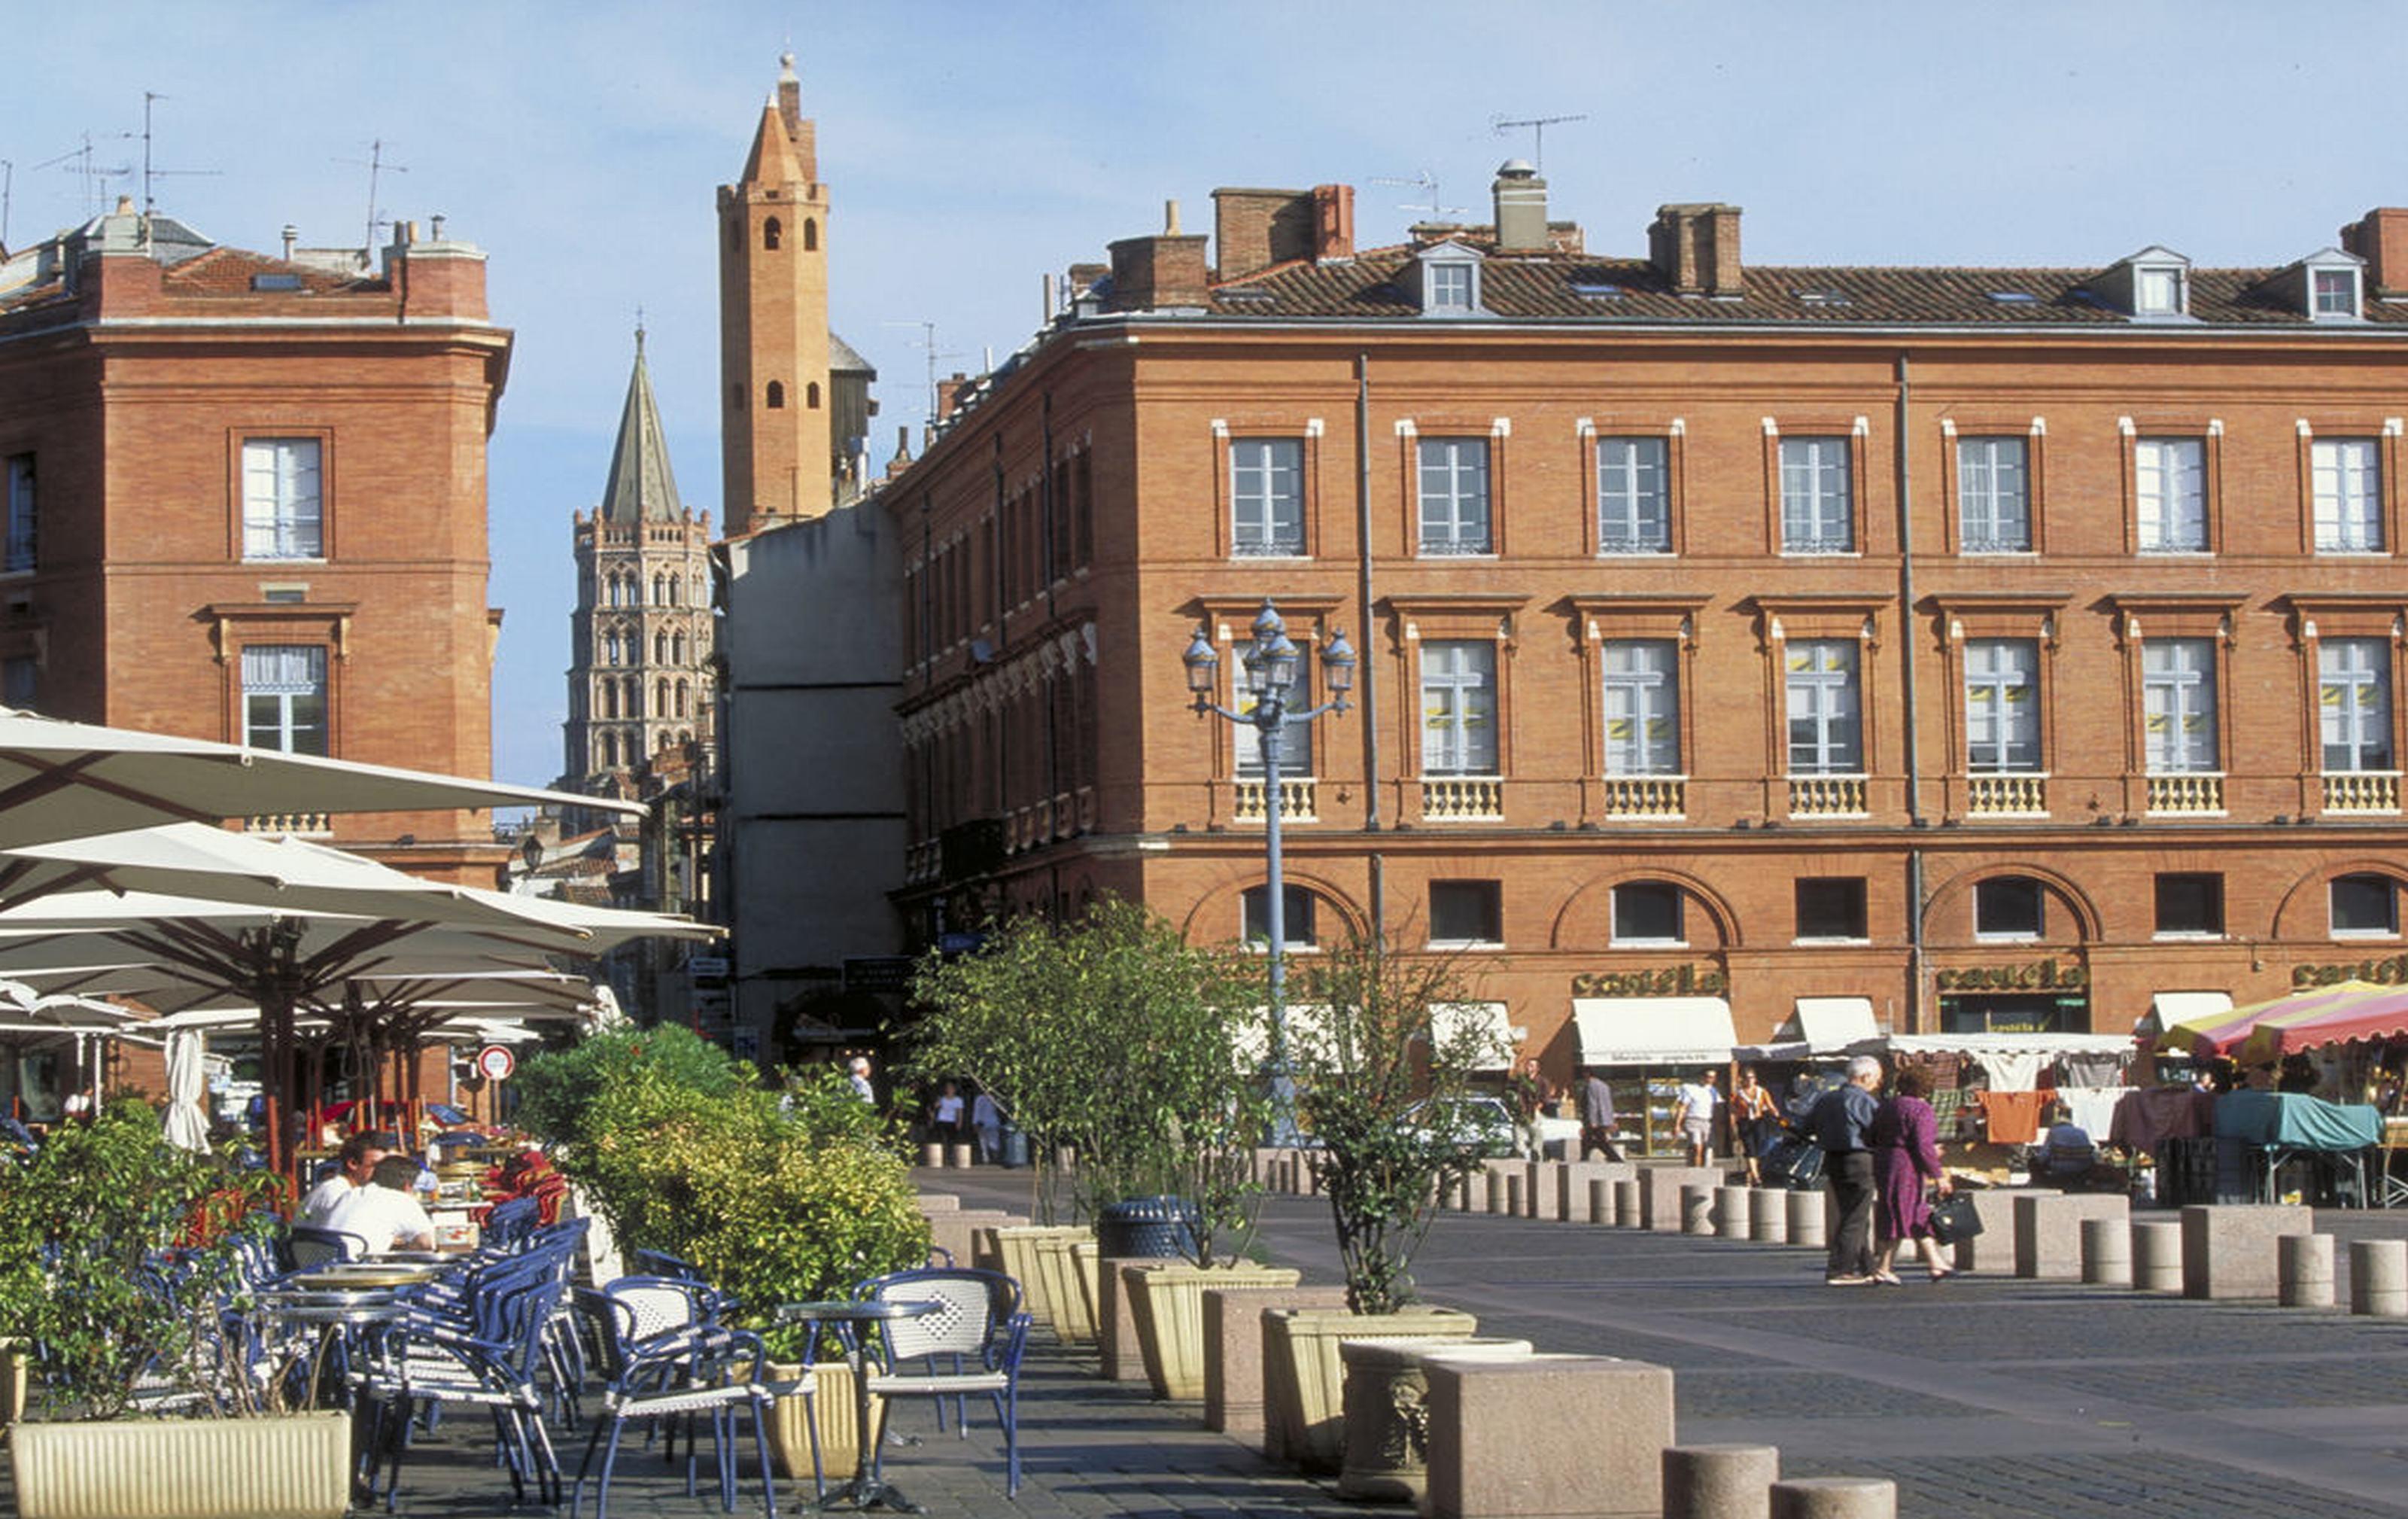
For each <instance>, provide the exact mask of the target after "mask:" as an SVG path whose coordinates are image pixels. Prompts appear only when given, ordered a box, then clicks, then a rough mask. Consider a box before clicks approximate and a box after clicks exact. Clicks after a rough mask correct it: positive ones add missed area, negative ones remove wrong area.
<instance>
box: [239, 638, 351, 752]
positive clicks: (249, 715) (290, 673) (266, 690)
mask: <svg viewBox="0 0 2408 1519" xmlns="http://www.w3.org/2000/svg"><path fill="white" fill-rule="evenodd" d="M326 674H327V666H326V649H325V645H323V644H250V645H248V646H247V647H245V648H244V649H243V651H242V733H243V743H244V744H246V745H249V746H251V748H254V749H270V750H275V751H278V752H280V753H284V754H315V755H323V754H328V753H331V752H332V749H333V733H332V729H333V726H334V702H333V699H332V696H331V693H330V692H329V691H328V689H327V685H326ZM312 698H315V699H316V701H317V703H318V720H317V722H316V723H314V724H312V723H309V722H308V721H306V720H305V716H306V714H304V713H303V712H301V711H300V710H299V707H300V704H301V703H303V702H308V701H309V700H310V699H312ZM262 703H265V706H263V705H262ZM263 716H264V717H265V721H263V720H262V719H263ZM313 732H314V733H315V734H316V735H317V746H316V747H314V748H309V747H300V746H296V741H297V740H300V739H302V738H303V737H304V736H305V735H308V734H310V733H313ZM262 734H266V735H269V738H270V741H269V742H265V743H263V742H261V738H260V735H262Z"/></svg>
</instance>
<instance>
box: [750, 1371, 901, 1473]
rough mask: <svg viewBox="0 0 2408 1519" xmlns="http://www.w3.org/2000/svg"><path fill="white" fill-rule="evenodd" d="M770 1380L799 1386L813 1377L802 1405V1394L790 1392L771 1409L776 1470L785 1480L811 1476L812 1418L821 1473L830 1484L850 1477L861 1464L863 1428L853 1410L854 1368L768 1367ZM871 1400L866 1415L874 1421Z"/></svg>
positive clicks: (874, 1402) (873, 1401) (874, 1408)
mask: <svg viewBox="0 0 2408 1519" xmlns="http://www.w3.org/2000/svg"><path fill="white" fill-rule="evenodd" d="M767 1375H768V1379H769V1381H770V1382H801V1381H802V1380H803V1379H804V1378H805V1377H809V1378H810V1379H811V1396H810V1401H808V1402H806V1401H805V1400H804V1398H803V1396H802V1395H801V1394H800V1393H798V1392H797V1393H789V1394H787V1395H786V1396H783V1397H781V1398H779V1399H778V1400H777V1402H776V1406H775V1407H774V1408H772V1409H771V1410H770V1417H769V1448H770V1449H771V1450H773V1451H775V1452H777V1453H778V1469H779V1470H780V1471H781V1472H783V1473H784V1474H785V1475H786V1477H787V1479H788V1480H789V1481H794V1482H809V1481H810V1476H811V1431H810V1422H809V1421H810V1420H811V1419H812V1418H813V1417H814V1416H816V1417H817V1419H818V1421H819V1426H820V1470H821V1472H822V1473H823V1474H824V1476H825V1477H826V1479H827V1480H828V1481H829V1482H831V1483H836V1482H841V1481H843V1480H844V1479H845V1478H847V1477H850V1476H852V1475H853V1468H854V1467H856V1466H857V1465H859V1464H860V1461H861V1425H860V1424H859V1422H858V1418H857V1415H856V1411H855V1410H854V1409H853V1367H851V1366H849V1365H847V1364H846V1363H845V1362H843V1361H820V1362H816V1363H814V1364H812V1365H810V1366H808V1367H806V1366H798V1365H794V1364H788V1363H780V1364H773V1365H771V1366H770V1367H767ZM881 1401H882V1399H880V1398H877V1397H872V1398H871V1399H870V1400H869V1417H870V1419H871V1421H872V1422H873V1423H874V1422H876V1420H877V1418H878V1405H879V1404H880V1402H881Z"/></svg>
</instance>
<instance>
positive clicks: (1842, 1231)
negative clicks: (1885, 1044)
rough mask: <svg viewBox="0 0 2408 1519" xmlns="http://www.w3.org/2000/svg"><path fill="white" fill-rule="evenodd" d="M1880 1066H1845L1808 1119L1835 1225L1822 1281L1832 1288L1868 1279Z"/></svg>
mask: <svg viewBox="0 0 2408 1519" xmlns="http://www.w3.org/2000/svg"><path fill="white" fill-rule="evenodd" d="M1881 1081H1882V1063H1881V1062H1880V1061H1877V1060H1875V1059H1873V1057H1871V1055H1858V1056H1857V1057H1856V1059H1854V1060H1852V1061H1850V1062H1848V1079H1847V1083H1846V1084H1845V1085H1844V1086H1841V1087H1838V1088H1835V1089H1834V1090H1832V1091H1830V1092H1825V1093H1824V1094H1823V1098H1822V1100H1821V1101H1820V1102H1817V1103H1816V1104H1815V1105H1814V1110H1813V1113H1811V1114H1809V1115H1808V1117H1807V1123H1806V1128H1807V1133H1808V1134H1809V1135H1810V1136H1813V1140H1814V1143H1815V1144H1816V1145H1818V1146H1820V1147H1821V1148H1822V1150H1823V1184H1824V1185H1825V1186H1827V1187H1828V1188H1829V1189H1830V1191H1831V1204H1832V1207H1833V1208H1835V1209H1837V1211H1838V1213H1839V1222H1838V1224H1837V1226H1836V1227H1834V1228H1833V1229H1832V1231H1831V1241H1830V1254H1829V1259H1828V1264H1827V1265H1826V1266H1825V1267H1824V1272H1823V1280H1824V1281H1825V1282H1826V1283H1828V1285H1830V1286H1833V1287H1862V1286H1864V1285H1866V1284H1867V1283H1869V1282H1871V1280H1873V1270H1874V1265H1873V1243H1872V1226H1873V1200H1874V1198H1875V1196H1876V1195H1877V1191H1878V1187H1879V1182H1878V1181H1877V1180H1876V1179H1875V1177H1874V1171H1873V1151H1872V1125H1873V1120H1874V1118H1875V1117H1877V1116H1878V1115H1879V1113H1880V1110H1881V1105H1880V1103H1879V1102H1877V1101H1876V1100H1875V1099H1874V1097H1873V1093H1874V1092H1875V1091H1877V1090H1879V1088H1880V1087H1881Z"/></svg>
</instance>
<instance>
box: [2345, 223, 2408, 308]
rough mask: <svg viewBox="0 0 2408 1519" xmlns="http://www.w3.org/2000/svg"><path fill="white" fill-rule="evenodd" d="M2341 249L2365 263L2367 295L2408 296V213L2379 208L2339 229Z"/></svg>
mask: <svg viewBox="0 0 2408 1519" xmlns="http://www.w3.org/2000/svg"><path fill="white" fill-rule="evenodd" d="M2341 248H2342V252H2343V253H2356V254H2357V255H2358V257H2360V258H2362V259H2364V260H2366V293H2367V294H2368V295H2370V296H2374V297H2390V296H2408V209H2403V208H2401V207H2397V206H2378V207H2376V208H2375V209H2374V210H2371V211H2368V212H2367V213H2366V215H2365V216H2364V217H2362V218H2360V219H2359V220H2358V221H2357V222H2354V223H2352V224H2349V225H2348V226H2345V227H2343V228H2342V229H2341Z"/></svg>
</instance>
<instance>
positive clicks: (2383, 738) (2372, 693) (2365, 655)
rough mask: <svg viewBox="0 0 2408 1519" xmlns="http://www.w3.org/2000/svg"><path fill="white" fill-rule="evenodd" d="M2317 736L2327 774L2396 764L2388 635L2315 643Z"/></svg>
mask: <svg viewBox="0 0 2408 1519" xmlns="http://www.w3.org/2000/svg"><path fill="white" fill-rule="evenodd" d="M2316 739H2317V744H2318V745H2319V747H2320V750H2321V759H2320V761H2319V762H2320V763H2321V764H2322V765H2323V767H2324V771H2325V774H2345V773H2356V772H2359V771H2387V770H2392V769H2396V768H2397V760H2398V759H2399V748H2398V745H2397V743H2396V739H2395V734H2394V731H2393V729H2392V722H2391V644H2390V641H2389V640H2388V639H2383V638H2326V639H2319V640H2318V641H2317V643H2316ZM2336 757H2338V758H2339V759H2340V760H2342V761H2343V762H2342V763H2339V764H2336V763H2334V762H2333V761H2334V760H2335V758H2336Z"/></svg>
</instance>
